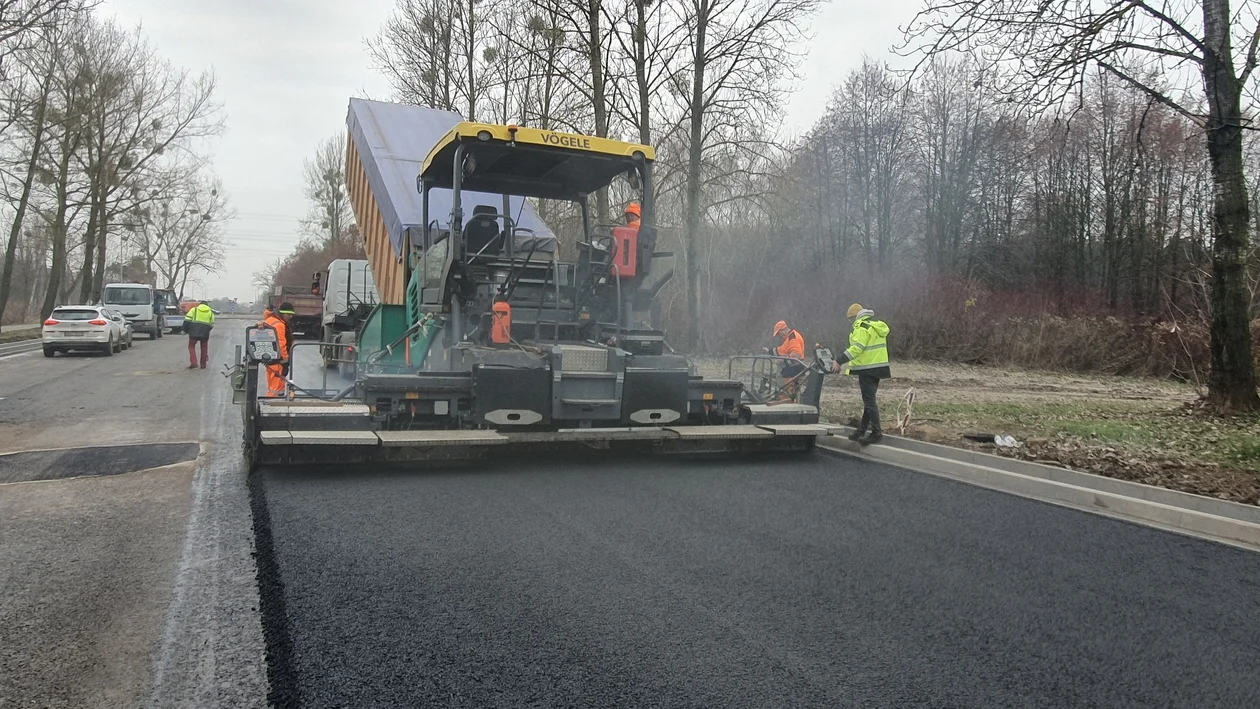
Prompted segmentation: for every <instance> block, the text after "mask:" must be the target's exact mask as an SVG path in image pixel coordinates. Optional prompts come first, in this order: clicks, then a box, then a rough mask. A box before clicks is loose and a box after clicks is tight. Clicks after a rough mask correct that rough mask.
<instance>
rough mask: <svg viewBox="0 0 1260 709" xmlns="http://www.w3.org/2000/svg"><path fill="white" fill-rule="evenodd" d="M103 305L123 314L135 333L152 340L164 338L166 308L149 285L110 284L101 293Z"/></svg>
mask: <svg viewBox="0 0 1260 709" xmlns="http://www.w3.org/2000/svg"><path fill="white" fill-rule="evenodd" d="M101 305H104V306H105V307H107V308H113V309H114V310H117V311H118V312H120V313H122V315H123V317H124V318H126V319H127V321H128V322H130V323H131V329H132V331H134V332H143V333H145V334H147V335H148V336H149V339H150V340H156V339H158V338H159V337H161V336H162V330H163V329H164V327H165V325H166V312H165V307H164V306H163V305H162V303H161V299H160V298H159V297H158V295H157V292H156V289H155V288H154V287H153V286H151V285H149V284H147V283H108V284H106V285H105V288H104V290H103V291H102V292H101Z"/></svg>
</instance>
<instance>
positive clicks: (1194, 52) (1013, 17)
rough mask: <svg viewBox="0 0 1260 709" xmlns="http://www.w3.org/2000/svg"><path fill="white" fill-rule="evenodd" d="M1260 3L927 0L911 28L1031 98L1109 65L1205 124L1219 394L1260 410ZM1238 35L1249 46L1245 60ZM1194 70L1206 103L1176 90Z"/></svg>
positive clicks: (1076, 86)
mask: <svg viewBox="0 0 1260 709" xmlns="http://www.w3.org/2000/svg"><path fill="white" fill-rule="evenodd" d="M1258 9H1260V8H1257V7H1256V5H1255V4H1254V3H1243V4H1242V7H1241V8H1240V9H1239V12H1238V13H1237V15H1235V14H1233V13H1232V12H1231V10H1230V3H1229V0H1201V1H1200V2H1196V3H1177V4H1173V3H1157V4H1152V3H1149V2H1146V1H1145V0H1116V1H1115V2H1110V3H1103V4H1099V3H1094V2H1090V1H1089V0H987V1H982V0H965V1H964V2H955V1H953V0H949V1H946V0H928V4H927V7H926V9H924V10H923V11H922V12H921V13H920V14H919V15H918V16H917V18H916V19H915V21H914V23H912V24H911V26H910V27H909V28H908V30H907V39H908V46H912V47H914V48H916V49H919V50H921V51H922V52H924V53H925V54H927V55H929V56H931V55H937V54H941V53H945V52H949V51H952V50H968V49H971V50H975V52H976V53H977V54H978V55H979V56H983V57H985V58H986V60H987V61H988V62H990V64H991V65H992V66H993V68H994V69H995V70H999V69H1001V70H1007V71H1008V73H1009V76H1010V77H1011V81H1010V82H1009V83H1007V84H1006V86H1005V89H1006V91H1007V92H1008V93H1010V94H1012V95H1016V96H1019V97H1020V98H1021V99H1024V100H1030V101H1032V102H1035V103H1038V104H1041V105H1050V106H1056V107H1058V106H1062V105H1063V102H1064V100H1065V99H1066V98H1067V97H1068V96H1070V95H1071V94H1072V93H1073V92H1077V93H1079V92H1080V90H1081V89H1082V87H1083V86H1084V81H1085V78H1086V76H1087V75H1088V72H1089V70H1090V68H1091V67H1098V68H1100V69H1102V70H1103V71H1105V72H1107V73H1109V74H1111V75H1113V76H1115V77H1116V78H1117V79H1119V80H1120V81H1122V82H1124V83H1125V84H1128V85H1129V86H1132V87H1133V88H1135V89H1137V90H1139V91H1141V92H1143V93H1145V94H1147V95H1148V96H1150V97H1151V98H1152V99H1153V100H1155V101H1157V102H1159V103H1161V104H1163V105H1165V106H1168V107H1169V108H1172V109H1173V110H1176V111H1178V112H1180V113H1182V114H1183V115H1185V116H1186V117H1188V118H1190V119H1191V120H1194V121H1195V122H1197V123H1198V124H1199V125H1200V126H1201V127H1202V130H1203V135H1204V138H1205V140H1206V144H1207V151H1208V155H1209V160H1210V164H1211V167H1212V179H1213V183H1214V186H1215V190H1214V195H1213V203H1214V209H1213V219H1212V327H1211V353H1212V355H1211V356H1212V372H1211V375H1210V377H1209V382H1208V402H1209V403H1210V404H1211V405H1212V406H1213V407H1214V408H1215V409H1216V410H1218V411H1222V412H1232V411H1257V410H1260V395H1257V391H1256V373H1255V369H1254V362H1253V360H1252V342H1251V334H1250V330H1249V318H1248V302H1247V301H1248V298H1247V290H1246V281H1245V257H1246V254H1247V247H1248V243H1249V231H1248V230H1249V226H1250V215H1249V209H1250V205H1249V204H1248V200H1247V188H1246V180H1245V177H1244V174H1243V142H1244V140H1243V131H1244V130H1246V128H1247V127H1248V126H1247V123H1246V122H1245V121H1244V117H1243V114H1242V105H1241V98H1242V96H1243V95H1244V94H1246V93H1248V92H1249V91H1250V86H1251V84H1250V83H1249V82H1250V80H1251V79H1252V76H1253V73H1254V71H1255V69H1256V66H1257V65H1258V64H1260V53H1258V51H1257V50H1258V49H1260V17H1257V11H1258ZM1235 42H1237V43H1238V44H1239V46H1240V47H1242V48H1244V49H1242V56H1241V63H1239V59H1240V57H1236V56H1235V51H1234V45H1235ZM1189 69H1193V70H1195V71H1196V72H1197V74H1198V76H1199V78H1200V79H1201V81H1202V86H1201V89H1202V93H1201V94H1199V95H1201V96H1202V97H1203V99H1202V100H1203V103H1204V104H1206V111H1203V110H1200V109H1199V107H1198V106H1196V105H1195V104H1192V103H1189V102H1188V101H1187V100H1186V99H1185V98H1183V96H1182V92H1181V91H1177V89H1178V87H1177V86H1176V85H1175V80H1176V79H1177V77H1179V76H1182V75H1185V71H1184V70H1189ZM1170 80H1171V81H1172V82H1173V83H1172V84H1170V83H1169V81H1170ZM1180 88H1181V89H1183V90H1185V89H1189V88H1190V87H1188V86H1182V87H1180ZM1192 95H1193V94H1192ZM1191 100H1193V99H1191Z"/></svg>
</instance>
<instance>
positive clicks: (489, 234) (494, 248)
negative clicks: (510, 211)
mask: <svg viewBox="0 0 1260 709" xmlns="http://www.w3.org/2000/svg"><path fill="white" fill-rule="evenodd" d="M498 217H499V210H497V209H495V208H494V207H493V206H492V205H488V204H479V205H477V206H475V207H473V213H472V218H471V219H469V220H468V224H467V225H466V226H465V227H464V243H465V244H466V246H465V248H466V250H467V253H468V255H469V256H472V255H473V254H476V253H481V254H482V256H498V255H499V253H500V252H502V251H503V235H502V233H501V230H500V228H499V219H498ZM482 249H484V251H483V250H482Z"/></svg>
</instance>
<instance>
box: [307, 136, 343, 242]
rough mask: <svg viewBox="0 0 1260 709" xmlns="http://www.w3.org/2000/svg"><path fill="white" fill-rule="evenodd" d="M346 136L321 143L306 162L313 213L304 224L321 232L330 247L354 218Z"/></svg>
mask: <svg viewBox="0 0 1260 709" xmlns="http://www.w3.org/2000/svg"><path fill="white" fill-rule="evenodd" d="M345 164H346V136H345V134H344V133H338V134H337V135H334V136H332V137H331V138H328V139H326V140H323V141H321V142H320V144H319V146H318V147H317V148H316V149H315V154H314V155H312V156H311V157H310V158H307V160H306V161H305V162H304V163H303V166H302V171H303V176H304V178H305V180H306V187H305V194H306V200H307V202H309V203H310V206H309V213H308V214H307V216H306V218H305V219H304V220H303V221H302V226H303V227H304V229H305V230H306V231H307V233H309V234H311V235H312V236H315V235H318V236H320V238H321V240H322V241H323V242H324V243H326V244H327V245H328V246H329V247H330V248H331V247H332V246H333V245H334V244H336V243H337V242H338V241H340V240H341V239H342V238H343V234H344V232H345V230H346V229H347V228H348V227H349V226H350V225H351V224H352V223H353V221H354V212H353V211H351V209H350V196H349V193H348V192H347V191H346V171H345Z"/></svg>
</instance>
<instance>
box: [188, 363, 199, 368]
mask: <svg viewBox="0 0 1260 709" xmlns="http://www.w3.org/2000/svg"><path fill="white" fill-rule="evenodd" d="M188 368H189V369H196V368H197V365H195V364H190V365H188Z"/></svg>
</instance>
